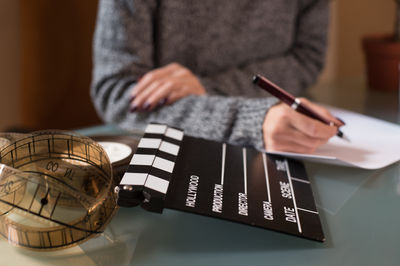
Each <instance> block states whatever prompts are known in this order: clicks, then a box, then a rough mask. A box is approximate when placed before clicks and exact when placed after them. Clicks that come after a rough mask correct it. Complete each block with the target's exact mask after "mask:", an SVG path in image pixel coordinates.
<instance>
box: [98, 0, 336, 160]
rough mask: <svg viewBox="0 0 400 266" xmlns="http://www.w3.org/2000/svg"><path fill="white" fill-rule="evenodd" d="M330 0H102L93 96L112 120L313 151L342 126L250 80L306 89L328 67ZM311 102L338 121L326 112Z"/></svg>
mask: <svg viewBox="0 0 400 266" xmlns="http://www.w3.org/2000/svg"><path fill="white" fill-rule="evenodd" d="M327 24H328V0H297V1H293V0H284V1H283V0H252V1H229V0H220V1H212V0H203V1H178V0H165V1H162V0H158V1H156V0H102V1H100V7H99V13H98V21H97V28H96V33H95V39H94V74H93V84H92V89H91V94H92V98H93V101H94V103H95V106H96V109H97V111H98V112H99V114H100V115H101V117H102V118H103V119H104V120H105V121H106V122H109V123H116V124H119V125H120V126H122V127H124V128H144V126H145V125H146V124H147V123H148V122H150V121H153V122H161V123H166V124H168V125H171V126H176V127H179V128H182V129H184V130H185V133H186V134H188V135H192V136H196V137H203V138H208V139H212V140H217V141H226V142H229V143H233V144H240V145H247V146H253V147H255V148H258V149H267V150H281V151H291V152H306V153H310V152H313V151H314V150H315V149H316V148H317V147H318V146H319V145H321V144H323V143H325V142H326V141H328V139H329V138H330V137H332V136H334V135H335V134H336V132H337V128H336V127H331V126H327V125H325V124H322V123H320V122H318V121H315V120H313V119H310V118H308V117H305V116H303V115H301V114H299V113H296V112H294V111H293V110H291V109H290V108H289V107H287V106H285V105H283V104H279V103H278V101H277V100H276V99H274V98H271V97H269V95H268V94H267V93H266V92H264V91H263V90H260V89H259V88H256V87H255V86H253V85H252V84H251V78H252V76H253V75H254V74H258V73H260V74H263V75H264V76H266V77H268V78H269V79H271V80H272V81H274V82H275V83H277V84H279V85H280V86H282V87H283V88H285V89H287V90H289V91H291V92H292V93H295V94H299V93H300V92H301V91H302V90H304V89H305V88H306V87H308V86H309V85H310V84H312V82H314V80H315V79H316V77H317V75H318V73H319V71H320V70H321V68H322V66H323V59H324V52H325V43H326V30H327ZM308 104H309V105H310V106H311V107H313V108H316V109H318V110H319V111H320V112H323V113H325V115H326V117H327V118H329V119H331V120H332V121H334V122H335V123H336V124H337V125H338V126H339V125H341V123H340V122H339V121H337V120H336V119H335V118H334V117H332V115H330V114H329V112H328V111H326V110H325V109H323V108H322V107H319V106H317V105H315V104H312V103H309V102H308Z"/></svg>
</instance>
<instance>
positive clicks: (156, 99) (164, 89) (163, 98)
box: [145, 81, 177, 111]
mask: <svg viewBox="0 0 400 266" xmlns="http://www.w3.org/2000/svg"><path fill="white" fill-rule="evenodd" d="M176 86H177V84H176V83H175V82H171V81H168V82H166V83H164V84H163V85H161V86H160V87H159V88H158V89H157V90H155V91H154V92H153V93H152V94H151V95H150V96H149V98H148V99H147V100H146V103H145V105H146V106H150V107H149V108H148V110H149V111H150V110H152V109H153V108H154V107H156V106H157V105H159V104H160V105H163V104H165V103H166V102H167V99H168V97H169V95H170V94H171V93H172V92H173V90H174V88H175V87H176Z"/></svg>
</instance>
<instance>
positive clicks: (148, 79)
mask: <svg viewBox="0 0 400 266" xmlns="http://www.w3.org/2000/svg"><path fill="white" fill-rule="evenodd" d="M176 68H177V66H176V64H173V63H171V64H168V65H166V66H163V67H160V68H157V69H154V70H152V71H149V72H147V73H146V74H145V75H144V76H143V77H142V78H141V79H140V81H139V82H138V83H137V85H136V86H135V87H134V88H133V90H132V93H131V95H132V97H135V96H136V97H137V95H138V94H139V93H141V92H142V91H143V90H145V89H146V88H147V87H148V86H150V84H152V83H154V82H156V81H160V80H162V79H164V78H165V77H167V76H168V75H170V73H171V72H172V71H174V70H175V69H176Z"/></svg>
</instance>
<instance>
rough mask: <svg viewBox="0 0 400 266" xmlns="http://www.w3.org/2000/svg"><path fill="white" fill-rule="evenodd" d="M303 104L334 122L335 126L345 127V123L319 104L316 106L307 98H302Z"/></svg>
mask: <svg viewBox="0 0 400 266" xmlns="http://www.w3.org/2000/svg"><path fill="white" fill-rule="evenodd" d="M301 102H302V103H303V104H305V105H307V107H309V108H310V109H312V110H313V111H314V112H316V113H318V114H320V115H322V116H323V117H324V118H326V119H328V120H329V121H332V122H333V123H334V124H335V126H337V127H341V126H343V125H344V123H343V121H341V120H340V119H337V118H336V117H335V116H333V115H332V114H331V112H329V110H328V109H326V108H324V107H322V106H320V105H318V104H315V103H313V102H311V101H309V100H308V99H306V98H301Z"/></svg>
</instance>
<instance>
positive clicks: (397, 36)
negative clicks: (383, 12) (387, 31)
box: [394, 0, 400, 42]
mask: <svg viewBox="0 0 400 266" xmlns="http://www.w3.org/2000/svg"><path fill="white" fill-rule="evenodd" d="M395 2H396V21H395V23H396V24H395V28H394V40H395V41H396V42H400V0H395Z"/></svg>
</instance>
